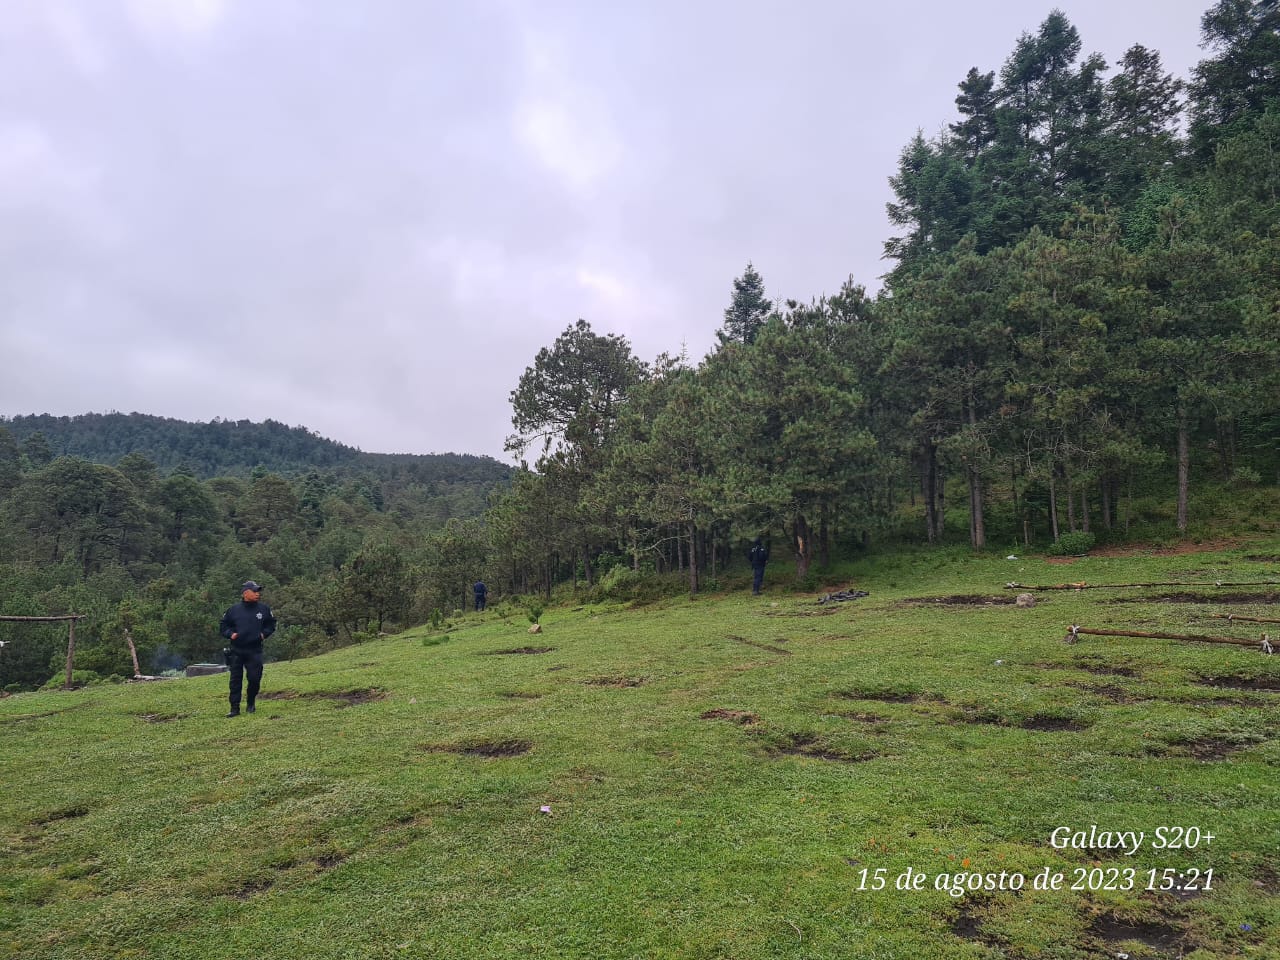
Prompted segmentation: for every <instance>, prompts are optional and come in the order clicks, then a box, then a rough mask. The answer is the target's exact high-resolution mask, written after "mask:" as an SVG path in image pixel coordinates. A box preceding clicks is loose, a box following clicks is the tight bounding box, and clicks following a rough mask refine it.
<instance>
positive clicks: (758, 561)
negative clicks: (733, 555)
mask: <svg viewBox="0 0 1280 960" xmlns="http://www.w3.org/2000/svg"><path fill="white" fill-rule="evenodd" d="M747 559H748V560H750V561H751V592H752V593H754V594H756V596H759V595H760V588H761V587H763V586H764V565H765V564H766V563H768V562H769V548H768V547H766V546H765V545H764V544H763V543H761V542H760V538H759V537H756V542H755V543H753V544H752V545H751V549H750V550H748V551H747Z"/></svg>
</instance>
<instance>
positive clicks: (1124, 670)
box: [1031, 658, 1139, 677]
mask: <svg viewBox="0 0 1280 960" xmlns="http://www.w3.org/2000/svg"><path fill="white" fill-rule="evenodd" d="M1031 666H1033V667H1036V668H1038V669H1040V670H1083V671H1084V672H1085V673H1092V674H1094V675H1095V676H1099V677H1136V676H1138V675H1139V672H1138V671H1137V670H1136V669H1134V668H1133V667H1130V666H1126V665H1125V664H1124V663H1123V662H1120V663H1109V662H1107V661H1105V660H1102V659H1097V658H1085V659H1079V660H1072V661H1071V662H1070V663H1049V662H1045V661H1041V662H1040V663H1033V664H1031Z"/></svg>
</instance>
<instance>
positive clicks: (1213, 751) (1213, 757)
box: [1148, 737, 1252, 763]
mask: <svg viewBox="0 0 1280 960" xmlns="http://www.w3.org/2000/svg"><path fill="white" fill-rule="evenodd" d="M1250 746H1252V743H1250V742H1249V741H1247V740H1230V739H1228V738H1226V737H1195V738H1190V739H1187V740H1177V741H1174V742H1171V743H1168V744H1165V745H1164V746H1163V748H1162V747H1159V746H1155V745H1153V746H1151V747H1149V748H1148V752H1149V753H1153V754H1156V755H1158V756H1168V757H1185V756H1190V757H1195V759H1197V760H1202V761H1204V762H1205V763H1214V762H1216V761H1218V760H1226V759H1227V758H1228V757H1230V756H1231V755H1232V754H1236V753H1239V752H1240V751H1241V750H1244V749H1245V748H1247V747H1250Z"/></svg>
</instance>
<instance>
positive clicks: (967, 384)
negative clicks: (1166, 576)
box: [496, 0, 1280, 591]
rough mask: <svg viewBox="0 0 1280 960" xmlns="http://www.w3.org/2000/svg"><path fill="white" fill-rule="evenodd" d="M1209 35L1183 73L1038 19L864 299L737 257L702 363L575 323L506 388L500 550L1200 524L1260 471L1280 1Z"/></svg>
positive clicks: (806, 549)
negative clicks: (1201, 56)
mask: <svg viewBox="0 0 1280 960" xmlns="http://www.w3.org/2000/svg"><path fill="white" fill-rule="evenodd" d="M1202 41H1203V47H1204V49H1205V50H1206V59H1205V60H1204V61H1203V62H1201V63H1200V64H1199V66H1197V67H1196V69H1195V70H1194V72H1193V75H1192V77H1190V78H1189V80H1188V81H1187V82H1184V81H1183V80H1182V79H1180V78H1177V77H1173V76H1171V75H1170V74H1168V73H1167V72H1166V71H1165V70H1164V68H1163V66H1162V63H1161V59H1160V55H1159V53H1158V52H1157V51H1154V50H1151V49H1148V48H1146V47H1144V46H1141V45H1139V44H1135V45H1134V46H1133V47H1132V48H1130V49H1129V50H1128V51H1127V52H1126V53H1125V55H1124V56H1123V57H1122V59H1121V61H1120V62H1119V63H1118V64H1115V65H1114V66H1113V65H1109V64H1107V63H1106V62H1105V61H1104V60H1103V58H1102V57H1101V56H1099V55H1097V54H1086V53H1085V49H1086V48H1085V47H1084V45H1083V41H1082V39H1081V37H1080V36H1079V33H1078V31H1077V30H1076V28H1075V27H1074V26H1073V25H1072V24H1071V22H1070V21H1069V19H1068V18H1067V16H1066V15H1065V14H1063V13H1062V12H1060V11H1054V12H1053V13H1051V14H1050V15H1049V17H1048V18H1047V19H1045V20H1044V22H1043V23H1041V24H1040V26H1039V27H1038V29H1036V30H1034V31H1031V32H1027V33H1024V34H1023V35H1022V36H1021V37H1020V38H1018V39H1017V41H1016V43H1015V44H1014V47H1013V49H1012V51H1011V52H1010V54H1009V56H1008V58H1007V59H1006V60H1005V62H1004V63H1003V64H1002V65H998V68H992V67H991V65H979V66H975V67H974V68H973V69H971V70H970V71H969V72H968V73H967V75H966V76H964V77H963V78H959V84H958V93H957V96H956V99H955V103H956V116H955V119H954V122H952V123H951V124H950V126H949V127H948V128H947V129H946V130H945V131H944V132H943V133H941V134H939V135H938V136H936V137H933V138H926V137H925V135H924V134H923V133H921V134H918V135H917V136H916V137H915V138H914V139H912V141H911V142H910V143H908V144H906V146H905V147H904V148H903V150H902V154H901V161H900V165H899V168H898V170H897V171H896V173H894V174H893V176H892V177H891V179H890V182H891V184H892V187H893V190H894V193H895V195H896V199H895V201H894V202H893V203H891V204H890V206H889V213H890V216H891V219H892V220H893V222H894V223H895V224H897V225H898V226H899V227H900V228H901V233H900V235H898V236H896V237H893V238H891V239H890V240H888V241H887V242H886V244H885V254H886V257H887V258H888V259H889V261H890V262H891V269H890V271H889V273H888V276H887V278H886V279H887V284H886V286H885V289H884V290H883V291H882V292H881V293H880V294H879V295H878V296H874V297H873V296H870V295H869V294H868V293H867V291H866V289H865V288H864V286H862V285H861V284H860V283H859V282H858V281H857V279H856V278H849V279H848V280H847V281H846V282H844V283H843V284H842V285H840V288H839V292H838V293H836V294H834V295H831V296H820V297H816V298H813V299H810V300H808V301H807V302H803V301H800V300H797V299H784V300H781V301H779V300H775V299H773V298H772V297H770V296H769V295H768V294H767V292H766V287H765V282H764V278H763V277H762V275H761V273H760V272H759V271H757V270H756V268H755V267H754V266H753V265H750V264H749V265H748V266H747V269H746V271H745V272H744V273H743V275H742V276H741V277H739V278H738V280H737V281H735V283H734V287H733V291H732V298H731V303H730V306H729V308H728V309H727V310H726V311H725V317H724V325H723V327H722V328H721V330H720V344H719V346H718V347H717V349H716V350H714V351H713V352H712V353H711V355H710V356H708V357H706V358H705V359H703V360H702V361H701V362H698V363H693V362H690V361H689V360H688V359H687V358H684V357H681V358H678V359H672V358H661V359H660V360H659V361H658V362H656V363H654V364H646V363H642V362H640V360H638V359H637V358H635V357H634V356H633V355H632V353H631V350H630V345H629V344H628V343H627V342H626V341H625V340H624V339H621V338H619V337H605V336H599V335H597V334H596V333H594V332H593V331H592V330H591V328H590V326H589V325H588V324H585V323H582V322H579V323H578V324H577V325H576V326H573V327H570V328H568V329H567V330H566V331H565V332H564V334H563V335H562V336H561V337H560V338H559V339H558V340H557V341H556V342H555V344H554V345H553V346H551V347H550V348H548V349H546V350H543V351H542V352H541V353H540V354H539V355H538V356H537V357H536V359H535V362H534V364H533V365H532V366H531V367H530V368H529V369H528V371H527V372H526V373H525V375H524V377H523V378H522V379H521V381H520V384H519V387H518V389H517V390H516V391H515V393H514V394H513V397H512V399H513V404H514V408H515V417H514V425H515V428H516V433H515V435H514V436H513V437H512V439H511V444H510V447H511V449H512V450H513V451H516V452H517V453H520V454H521V455H526V456H529V457H530V458H532V459H533V460H534V461H535V466H536V472H534V473H529V474H527V475H525V476H522V477H520V478H518V480H517V483H516V485H515V487H514V491H513V494H512V496H511V498H510V499H509V500H508V501H507V503H506V504H505V505H504V507H503V509H502V510H501V511H499V512H498V513H497V514H496V519H498V520H499V521H500V523H499V526H503V525H505V528H512V529H518V530H519V535H518V536H514V537H512V538H511V539H512V541H513V542H515V543H520V544H527V543H538V544H541V545H542V550H541V552H540V553H539V554H538V555H529V554H528V553H527V552H526V554H523V555H521V556H519V557H518V558H513V559H518V561H519V563H521V564H523V565H524V568H525V569H527V570H529V571H531V572H532V574H533V578H534V579H537V578H538V577H539V576H540V577H541V578H542V579H543V580H544V582H546V583H550V582H551V581H552V580H554V579H555V578H556V577H557V576H559V575H562V574H563V572H564V570H565V569H566V568H565V565H564V558H566V557H570V558H572V557H577V558H578V564H579V565H580V566H581V567H582V569H583V573H584V574H585V576H586V577H587V578H588V579H590V578H591V576H592V572H593V571H592V561H593V560H594V559H595V558H596V556H597V554H600V553H603V554H604V556H605V557H606V558H608V559H609V560H610V561H612V560H613V559H615V558H617V557H618V556H624V557H627V558H628V560H629V562H630V563H631V565H632V566H633V567H634V568H635V569H636V570H637V571H638V570H643V569H646V568H649V567H652V566H654V565H655V564H656V565H657V566H658V567H659V568H660V569H661V568H667V569H671V568H677V569H683V570H685V571H686V572H687V574H688V579H689V588H690V589H691V590H695V591H696V590H697V589H698V588H699V579H700V577H701V576H704V575H706V576H712V577H714V575H715V572H716V568H717V564H723V563H724V562H725V560H726V559H727V558H729V557H731V556H736V555H738V553H739V551H740V548H741V545H742V543H743V542H745V540H746V539H747V538H749V537H752V536H755V535H757V534H762V535H766V536H768V535H772V536H774V537H776V538H777V540H778V541H779V542H780V543H781V545H782V546H781V548H779V549H775V558H777V557H779V556H786V557H788V558H790V557H794V558H795V563H796V570H797V573H798V575H799V576H800V578H801V579H802V580H803V579H804V578H805V576H806V575H807V573H808V571H809V568H810V564H811V563H812V562H813V561H814V560H815V559H816V560H817V561H818V562H820V563H821V562H824V561H825V560H826V559H827V557H828V555H829V553H830V551H831V549H832V547H833V545H834V544H835V542H836V541H837V540H839V539H844V540H846V541H849V540H852V541H855V542H856V541H858V540H860V539H861V537H862V531H864V530H871V531H877V532H884V531H887V532H889V533H891V534H894V535H900V534H901V533H902V532H904V531H906V530H911V531H914V532H916V533H917V534H918V536H919V537H920V538H921V539H924V540H927V541H928V542H930V543H935V542H939V541H941V540H943V539H945V538H947V537H951V536H955V535H957V534H958V535H959V536H961V537H963V538H964V539H966V540H967V541H968V542H969V543H970V544H971V545H972V546H973V547H975V548H983V547H985V546H987V545H988V544H989V543H993V541H994V543H996V544H998V545H999V546H1000V547H1002V548H1004V549H1009V548H1012V547H1017V546H1028V545H1034V544H1040V545H1042V546H1047V545H1052V544H1057V545H1059V547H1060V548H1066V546H1064V545H1069V549H1070V550H1072V551H1073V552H1075V551H1078V550H1079V549H1082V548H1085V547H1087V545H1088V544H1089V543H1090V542H1092V541H1093V540H1095V539H1097V538H1123V537H1125V536H1127V535H1130V534H1132V533H1133V532H1136V531H1138V530H1139V529H1141V531H1142V532H1143V533H1145V534H1146V535H1152V534H1153V533H1155V534H1158V535H1160V536H1186V535H1188V533H1189V532H1191V531H1192V530H1193V528H1196V532H1197V533H1199V534H1205V533H1207V532H1209V531H1207V530H1205V529H1204V526H1205V523H1206V521H1207V520H1208V517H1209V513H1208V512H1207V510H1206V509H1205V507H1204V504H1205V503H1206V501H1205V499H1204V491H1206V490H1207V489H1208V488H1209V487H1210V486H1212V485H1215V484H1216V485H1217V488H1218V489H1219V490H1225V491H1231V493H1229V494H1228V496H1233V497H1234V498H1235V500H1236V501H1237V502H1244V500H1245V499H1246V496H1245V493H1246V491H1248V490H1250V489H1253V488H1256V487H1257V486H1258V485H1259V484H1274V483H1276V482H1277V479H1278V478H1277V471H1278V470H1280V449H1278V446H1277V441H1278V438H1280V235H1278V230H1280V164H1278V163H1277V162H1276V157H1277V156H1278V155H1280V8H1278V7H1277V4H1276V3H1274V2H1269V0H1268V2H1249V0H1221V2H1219V3H1217V4H1216V5H1215V6H1214V7H1213V8H1212V9H1210V10H1209V11H1208V12H1207V13H1206V14H1205V15H1204V17H1203V20H1202ZM1183 131H1185V133H1184V132H1183ZM1197 485H1198V486H1197ZM1198 492H1199V493H1200V496H1201V500H1200V503H1201V508H1200V511H1199V513H1198V514H1197V503H1196V496H1197V493H1198ZM1269 502H1270V503H1271V504H1274V498H1271V499H1270V501H1269ZM1275 518H1276V511H1275V508H1274V505H1272V506H1271V507H1270V508H1269V509H1264V511H1263V512H1262V513H1261V514H1259V513H1258V512H1257V511H1255V512H1254V514H1253V517H1252V519H1253V520H1255V521H1257V522H1259V523H1263V524H1265V523H1268V522H1274V520H1275ZM1197 522H1198V523H1199V524H1200V526H1199V527H1198V528H1197V527H1196V524H1197ZM904 523H906V524H909V526H904ZM957 526H959V529H958V530H957V529H956V528H957ZM965 527H967V530H966V529H965ZM690 558H692V560H690Z"/></svg>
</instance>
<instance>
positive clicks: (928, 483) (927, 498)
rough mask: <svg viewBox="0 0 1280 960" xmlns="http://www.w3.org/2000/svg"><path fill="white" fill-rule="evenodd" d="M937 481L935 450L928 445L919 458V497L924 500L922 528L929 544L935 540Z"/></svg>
mask: <svg viewBox="0 0 1280 960" xmlns="http://www.w3.org/2000/svg"><path fill="white" fill-rule="evenodd" d="M937 480H938V460H937V450H936V448H934V446H933V445H932V444H930V445H928V446H926V447H925V449H924V453H923V455H922V456H921V458H920V495H921V496H922V497H923V498H924V527H925V531H926V532H927V534H928V537H929V542H930V543H934V542H936V540H937V529H938V524H937V516H936V511H937V494H936V488H937Z"/></svg>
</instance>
